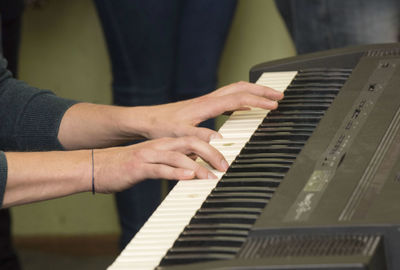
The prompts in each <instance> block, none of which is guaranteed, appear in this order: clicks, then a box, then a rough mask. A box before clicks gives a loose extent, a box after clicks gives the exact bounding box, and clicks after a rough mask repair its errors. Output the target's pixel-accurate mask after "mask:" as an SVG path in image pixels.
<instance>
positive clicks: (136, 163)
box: [95, 137, 228, 193]
mask: <svg viewBox="0 0 400 270" xmlns="http://www.w3.org/2000/svg"><path fill="white" fill-rule="evenodd" d="M192 154H194V155H196V156H199V157H201V158H202V159H203V160H206V161H207V162H208V163H210V165H211V166H212V167H214V168H216V169H218V170H219V171H225V170H226V169H228V163H227V162H226V160H225V158H224V157H223V156H222V155H221V153H219V152H218V151H217V150H216V149H215V148H213V147H212V146H210V145H209V144H208V143H206V142H204V141H202V140H200V139H198V138H196V137H180V138H161V139H155V140H151V141H147V142H143V143H138V144H134V145H131V146H125V147H114V148H108V149H103V150H95V164H96V165H95V179H96V190H98V191H99V192H102V193H110V192H116V191H121V190H124V189H126V188H128V187H130V186H132V185H134V184H136V183H138V182H139V181H141V180H144V179H149V178H163V179H170V180H176V179H180V180H187V179H192V178H199V179H209V178H216V176H215V175H214V174H212V173H211V172H210V171H209V170H208V169H206V168H205V167H203V166H201V165H199V164H198V163H196V162H195V161H194V160H193V159H192V158H190V156H191V155H192Z"/></svg>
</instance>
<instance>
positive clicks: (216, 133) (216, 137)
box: [210, 132, 222, 141]
mask: <svg viewBox="0 0 400 270" xmlns="http://www.w3.org/2000/svg"><path fill="white" fill-rule="evenodd" d="M214 139H222V135H221V134H219V133H218V132H215V133H213V134H211V136H210V141H211V140H214Z"/></svg>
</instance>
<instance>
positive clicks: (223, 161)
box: [221, 159, 229, 171]
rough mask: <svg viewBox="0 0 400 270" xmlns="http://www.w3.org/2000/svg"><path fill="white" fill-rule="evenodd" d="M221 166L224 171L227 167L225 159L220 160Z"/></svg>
mask: <svg viewBox="0 0 400 270" xmlns="http://www.w3.org/2000/svg"><path fill="white" fill-rule="evenodd" d="M221 166H222V168H223V169H224V171H226V170H227V169H228V168H229V164H228V162H227V161H226V160H225V159H223V160H221Z"/></svg>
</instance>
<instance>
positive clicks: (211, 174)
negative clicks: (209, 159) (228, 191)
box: [208, 173, 218, 179]
mask: <svg viewBox="0 0 400 270" xmlns="http://www.w3.org/2000/svg"><path fill="white" fill-rule="evenodd" d="M217 178H218V177H217V176H216V175H215V174H213V173H208V179H217Z"/></svg>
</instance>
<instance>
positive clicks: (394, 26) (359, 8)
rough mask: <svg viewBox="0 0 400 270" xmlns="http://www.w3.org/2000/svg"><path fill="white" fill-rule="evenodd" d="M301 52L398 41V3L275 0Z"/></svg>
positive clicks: (382, 0) (399, 19) (399, 21)
mask: <svg viewBox="0 0 400 270" xmlns="http://www.w3.org/2000/svg"><path fill="white" fill-rule="evenodd" d="M275 3H276V5H277V7H278V9H279V10H280V12H281V15H282V17H283V18H284V20H285V22H286V25H287V27H288V29H289V31H290V33H291V35H292V38H293V41H294V43H295V45H296V48H297V51H298V53H300V54H301V53H308V52H313V51H320V50H327V49H332V48H339V47H345V46H350V45H361V44H370V43H384V42H397V41H398V40H399V27H400V16H399V15H400V9H399V7H400V3H399V2H398V1H397V0H381V1H375V0H351V1H348V0H276V1H275Z"/></svg>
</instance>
